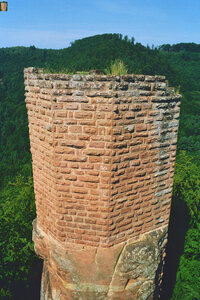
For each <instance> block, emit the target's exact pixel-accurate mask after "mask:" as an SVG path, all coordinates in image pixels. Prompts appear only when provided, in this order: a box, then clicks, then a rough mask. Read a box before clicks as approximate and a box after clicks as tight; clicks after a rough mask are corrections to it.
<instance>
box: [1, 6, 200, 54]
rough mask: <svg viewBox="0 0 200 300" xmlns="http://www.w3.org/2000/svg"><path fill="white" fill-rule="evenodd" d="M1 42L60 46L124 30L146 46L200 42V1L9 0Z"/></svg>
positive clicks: (13, 44) (56, 47)
mask: <svg viewBox="0 0 200 300" xmlns="http://www.w3.org/2000/svg"><path fill="white" fill-rule="evenodd" d="M7 1H8V12H0V37H1V38H0V47H10V46H30V45H35V46H36V47H38V48H53V49H60V48H65V47H68V46H69V45H70V42H72V41H74V40H76V39H81V38H83V37H87V36H92V35H96V34H102V33H122V34H123V35H128V36H129V37H135V40H136V42H140V43H142V44H143V45H147V44H149V45H150V46H151V45H152V44H154V45H156V46H157V45H161V44H164V43H170V44H173V43H180V42H195V43H200V0H56V1H55V0H54V1H53V0H40V1H39V0H7Z"/></svg>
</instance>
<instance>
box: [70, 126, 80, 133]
mask: <svg viewBox="0 0 200 300" xmlns="http://www.w3.org/2000/svg"><path fill="white" fill-rule="evenodd" d="M69 132H71V133H82V126H69Z"/></svg>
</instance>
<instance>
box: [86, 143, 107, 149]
mask: <svg viewBox="0 0 200 300" xmlns="http://www.w3.org/2000/svg"><path fill="white" fill-rule="evenodd" d="M89 147H91V148H104V147H105V142H91V143H90V144H89Z"/></svg>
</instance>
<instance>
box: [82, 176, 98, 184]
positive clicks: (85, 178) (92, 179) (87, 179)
mask: <svg viewBox="0 0 200 300" xmlns="http://www.w3.org/2000/svg"><path fill="white" fill-rule="evenodd" d="M79 180H80V181H84V182H96V183H98V182H99V178H98V177H96V176H91V175H87V176H86V175H85V176H80V177H79Z"/></svg>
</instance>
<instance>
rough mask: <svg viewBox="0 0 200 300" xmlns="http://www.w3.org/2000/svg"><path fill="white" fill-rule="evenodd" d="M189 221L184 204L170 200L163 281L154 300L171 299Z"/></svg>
mask: <svg viewBox="0 0 200 300" xmlns="http://www.w3.org/2000/svg"><path fill="white" fill-rule="evenodd" d="M189 221H190V217H189V212H188V209H187V206H186V204H185V202H184V201H181V200H179V201H178V202H177V203H175V201H173V200H172V207H171V214H170V221H169V230H168V243H167V246H166V258H165V265H164V269H163V280H162V285H161V289H159V288H158V289H157V290H156V291H155V294H154V300H157V299H161V300H168V299H170V298H171V297H172V294H173V289H174V285H175V282H176V273H177V270H178V266H179V260H180V256H181V255H182V254H183V250H184V241H185V235H186V232H187V230H188V228H189Z"/></svg>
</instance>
